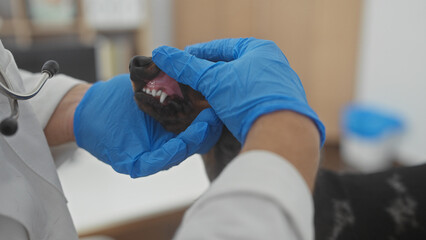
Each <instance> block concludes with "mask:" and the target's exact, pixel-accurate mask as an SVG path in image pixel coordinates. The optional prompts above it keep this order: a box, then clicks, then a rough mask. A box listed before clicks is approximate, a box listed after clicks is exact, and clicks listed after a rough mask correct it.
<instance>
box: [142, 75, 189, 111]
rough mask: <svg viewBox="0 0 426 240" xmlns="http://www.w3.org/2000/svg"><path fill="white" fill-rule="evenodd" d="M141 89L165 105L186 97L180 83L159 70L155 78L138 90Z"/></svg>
mask: <svg viewBox="0 0 426 240" xmlns="http://www.w3.org/2000/svg"><path fill="white" fill-rule="evenodd" d="M140 91H142V92H143V93H145V94H147V95H150V96H152V97H153V98H155V99H156V100H158V101H159V102H160V104H163V105H167V104H169V103H170V102H171V101H173V99H179V98H180V99H183V98H184V97H183V94H182V91H181V89H180V87H179V84H178V83H177V82H176V81H175V80H174V79H172V78H171V77H169V76H168V75H167V74H165V73H164V72H159V74H158V75H157V76H156V77H155V78H154V79H153V80H151V81H149V82H148V83H147V84H146V85H145V86H144V87H143V88H142V89H139V91H138V92H140Z"/></svg>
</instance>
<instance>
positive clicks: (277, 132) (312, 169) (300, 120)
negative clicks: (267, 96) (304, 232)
mask: <svg viewBox="0 0 426 240" xmlns="http://www.w3.org/2000/svg"><path fill="white" fill-rule="evenodd" d="M319 141H320V139H319V134H318V130H317V128H316V127H315V124H314V123H313V122H312V121H311V120H310V119H309V118H307V117H305V116H303V115H300V114H298V113H295V112H291V111H279V112H275V113H271V114H267V115H264V116H262V117H260V118H259V119H258V120H257V121H256V122H255V123H254V124H253V126H252V128H251V129H250V131H249V133H248V135H247V140H246V143H245V145H244V146H243V149H242V151H241V152H242V153H243V152H247V151H250V150H266V151H271V152H273V153H276V154H278V155H280V156H282V157H283V158H285V159H286V160H287V161H289V162H290V163H291V164H292V165H293V166H294V167H295V168H296V169H297V170H298V171H299V173H300V174H301V175H302V177H303V178H304V179H305V181H306V183H307V184H308V186H309V188H310V190H311V191H313V187H314V182H315V176H316V172H317V170H318V161H319V148H318V146H319Z"/></svg>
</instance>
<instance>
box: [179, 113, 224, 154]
mask: <svg viewBox="0 0 426 240" xmlns="http://www.w3.org/2000/svg"><path fill="white" fill-rule="evenodd" d="M222 127H223V123H222V121H220V119H219V117H218V116H217V115H216V113H215V112H214V111H213V109H212V108H207V109H204V110H203V111H202V112H201V113H200V114H198V116H197V118H195V120H194V121H193V122H192V123H191V125H190V126H189V127H188V128H187V129H186V130H185V131H183V132H181V133H180V134H179V135H178V136H177V138H180V139H182V140H183V141H184V142H185V143H186V144H187V146H188V153H189V154H190V155H192V154H194V153H206V152H208V151H209V150H210V149H211V148H212V147H213V145H215V144H216V142H217V141H218V140H219V137H220V135H221V134H222Z"/></svg>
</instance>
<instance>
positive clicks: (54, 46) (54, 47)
mask: <svg viewBox="0 0 426 240" xmlns="http://www.w3.org/2000/svg"><path fill="white" fill-rule="evenodd" d="M5 45H6V44H5ZM5 47H6V48H7V49H9V50H10V51H11V52H12V54H13V56H14V57H15V61H16V64H17V65H18V67H19V68H20V69H24V70H27V71H29V72H34V73H37V72H39V71H40V66H41V65H43V63H44V62H46V61H47V60H49V59H55V60H56V61H57V62H58V63H59V64H60V65H61V73H62V74H65V75H68V76H71V77H74V78H77V79H81V80H85V81H87V82H96V80H97V76H96V62H95V48H94V47H93V46H86V45H82V44H78V43H57V42H51V43H42V44H34V45H31V46H30V47H28V48H18V47H16V46H11V45H8V46H5Z"/></svg>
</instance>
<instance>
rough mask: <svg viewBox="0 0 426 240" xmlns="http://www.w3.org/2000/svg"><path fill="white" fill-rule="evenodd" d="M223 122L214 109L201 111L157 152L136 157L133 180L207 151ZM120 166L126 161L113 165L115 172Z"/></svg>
mask: <svg viewBox="0 0 426 240" xmlns="http://www.w3.org/2000/svg"><path fill="white" fill-rule="evenodd" d="M222 125H223V124H222V122H221V121H220V120H219V118H218V117H217V116H216V114H215V113H214V111H213V109H211V108H209V109H205V110H203V111H202V112H201V113H200V114H199V115H198V117H197V118H196V119H195V120H194V123H193V124H191V125H190V126H189V127H188V128H187V129H186V130H185V131H184V132H182V133H180V134H179V135H178V136H177V137H176V138H173V139H171V140H169V141H167V142H166V143H165V144H164V145H162V146H161V147H160V148H159V149H157V150H154V151H152V152H145V153H143V154H141V156H138V157H137V158H136V160H135V161H134V164H132V169H131V170H130V171H128V172H130V176H131V177H132V178H137V177H143V176H148V175H151V174H154V173H157V172H159V171H162V170H166V169H169V168H170V167H173V166H176V165H178V164H179V163H181V162H182V161H184V160H185V159H186V158H188V157H189V156H191V155H193V154H195V153H204V152H207V151H208V150H210V148H211V147H213V145H214V144H216V142H217V141H218V139H219V137H220V135H221V133H222ZM120 164H123V165H126V166H129V164H128V163H127V162H122V163H118V164H116V166H114V169H116V171H117V169H120V168H121V167H120V166H119V165H120Z"/></svg>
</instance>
